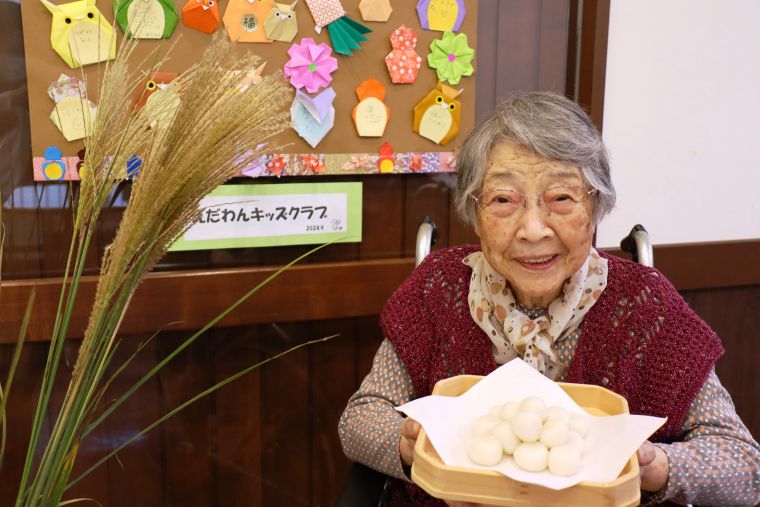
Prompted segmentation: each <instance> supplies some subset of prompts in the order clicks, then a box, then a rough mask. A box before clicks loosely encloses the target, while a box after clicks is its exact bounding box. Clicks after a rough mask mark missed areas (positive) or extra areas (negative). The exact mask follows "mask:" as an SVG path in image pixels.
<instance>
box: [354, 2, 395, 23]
mask: <svg viewBox="0 0 760 507" xmlns="http://www.w3.org/2000/svg"><path fill="white" fill-rule="evenodd" d="M359 12H360V13H361V15H362V19H363V20H364V21H378V22H381V23H382V22H385V21H388V19H390V17H391V12H393V7H391V0H361V1H360V2H359Z"/></svg>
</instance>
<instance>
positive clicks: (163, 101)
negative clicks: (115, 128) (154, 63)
mask: <svg viewBox="0 0 760 507" xmlns="http://www.w3.org/2000/svg"><path fill="white" fill-rule="evenodd" d="M176 77H177V74H175V73H174V72H155V73H153V75H152V76H151V77H150V79H147V80H146V81H145V84H144V86H143V87H142V88H141V89H139V90H138V92H137V97H135V104H136V107H137V108H138V109H142V111H141V113H140V114H141V115H144V116H145V117H146V118H147V119H148V122H149V124H150V127H151V128H158V129H162V128H163V127H165V126H166V125H168V124H169V122H170V121H171V119H172V118H173V117H174V113H175V111H176V110H177V108H178V107H179V106H180V96H179V93H177V91H176V90H175V89H174V88H170V87H169V83H171V82H172V81H174V79H175V78H176Z"/></svg>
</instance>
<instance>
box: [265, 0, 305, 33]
mask: <svg viewBox="0 0 760 507" xmlns="http://www.w3.org/2000/svg"><path fill="white" fill-rule="evenodd" d="M297 3H298V0H296V1H295V2H293V3H292V4H290V5H288V4H274V7H272V10H271V11H269V15H268V16H267V19H266V21H264V32H265V33H266V34H267V37H269V38H270V39H272V40H276V41H280V42H293V38H294V37H295V36H296V34H297V33H298V17H297V16H296V4H297Z"/></svg>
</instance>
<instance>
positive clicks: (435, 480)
mask: <svg viewBox="0 0 760 507" xmlns="http://www.w3.org/2000/svg"><path fill="white" fill-rule="evenodd" d="M481 378H483V377H480V376H477V375H459V376H457V377H452V378H448V379H445V380H441V381H440V382H438V383H437V384H436V385H435V388H434V389H433V394H439V395H442V396H459V395H460V394H462V393H464V392H465V391H467V390H468V389H469V388H471V387H472V386H473V385H475V384H476V383H477V382H478V381H480V379H481ZM557 385H559V386H560V387H561V388H562V389H563V390H564V391H565V392H566V393H567V394H568V395H569V396H570V397H571V398H572V399H573V400H574V401H575V402H576V403H577V404H578V405H580V406H581V407H583V409H585V410H586V411H587V412H588V413H590V414H591V415H616V414H627V413H628V402H627V401H626V400H625V398H623V397H622V396H620V395H618V394H615V393H613V392H612V391H609V390H607V389H605V388H603V387H598V386H591V385H583V384H566V383H562V382H558V383H557ZM412 480H413V481H414V482H415V484H417V485H418V486H420V487H421V488H422V489H424V490H425V491H426V492H427V493H428V494H429V495H431V496H434V497H436V498H443V499H446V500H458V501H460V502H474V503H482V504H489V505H507V506H509V505H512V506H522V505H541V506H546V507H548V506H562V507H569V506H583V507H589V506H610V507H618V506H629V505H630V506H633V505H639V500H640V496H641V493H640V491H639V463H638V460H637V459H636V455H635V454H634V455H633V456H631V459H629V460H628V462H627V463H626V465H625V467H624V468H623V470H622V471H621V472H620V475H618V477H617V479H615V480H614V481H611V482H588V481H587V482H581V483H580V484H576V485H575V486H571V487H569V488H566V489H562V490H553V489H549V488H545V487H543V486H538V485H535V484H527V483H523V482H519V481H516V480H514V479H510V478H509V477H506V476H504V475H502V474H500V473H498V472H492V471H485V470H475V469H469V468H459V467H453V466H447V465H446V464H444V463H443V461H442V460H441V458H440V457H439V456H438V453H436V452H435V449H434V448H433V445H432V444H431V443H430V440H428V438H427V435H426V434H425V430H424V429H422V430H420V434H419V437H418V438H417V443H416V445H415V446H414V463H413V465H412Z"/></svg>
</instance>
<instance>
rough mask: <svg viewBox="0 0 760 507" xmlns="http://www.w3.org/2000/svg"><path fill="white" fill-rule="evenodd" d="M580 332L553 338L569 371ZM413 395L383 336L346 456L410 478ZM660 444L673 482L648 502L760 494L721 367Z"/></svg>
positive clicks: (753, 445) (349, 410)
mask: <svg viewBox="0 0 760 507" xmlns="http://www.w3.org/2000/svg"><path fill="white" fill-rule="evenodd" d="M523 311H525V312H526V313H529V314H530V313H535V310H534V311H530V310H529V309H523ZM529 316H531V318H535V316H533V315H529ZM579 336H580V330H578V331H576V332H574V333H571V334H570V335H568V336H567V337H565V338H563V339H560V340H558V341H557V342H555V344H554V348H555V351H556V352H557V355H558V356H559V358H560V360H561V362H562V364H563V366H564V369H565V371H567V369H568V368H569V365H570V361H571V360H572V357H573V353H574V351H575V347H576V345H577V343H578V339H579ZM563 376H564V373H563V375H562V377H563ZM562 377H561V378H562ZM561 378H560V379H559V380H561ZM412 399H414V387H413V386H412V380H411V378H410V377H409V374H408V373H407V371H406V368H405V367H404V364H403V363H402V362H401V360H400V359H399V357H398V355H397V354H396V351H395V349H394V348H393V345H392V344H391V343H390V342H389V341H388V340H384V341H383V343H382V344H381V345H380V349H379V350H378V351H377V354H376V355H375V359H374V363H373V365H372V369H371V370H370V372H369V374H368V375H367V377H366V378H365V379H364V381H363V382H362V384H361V386H360V387H359V390H358V391H357V392H356V393H355V394H354V395H353V396H352V397H351V399H350V400H349V401H348V406H347V407H346V410H345V411H344V412H343V415H342V416H341V418H340V422H339V424H338V432H339V434H340V440H341V443H342V445H343V450H344V452H345V453H346V456H348V458H349V459H351V460H353V461H358V462H361V463H364V464H365V465H367V466H369V467H372V468H374V469H376V470H378V471H380V472H382V473H384V474H386V475H390V476H393V477H397V478H399V479H403V480H407V481H408V480H409V478H408V477H407V476H406V474H405V473H404V470H403V468H402V464H401V457H400V455H399V439H400V437H401V421H402V420H403V415H402V414H401V413H400V412H398V411H396V410H395V408H394V407H397V406H399V405H402V404H404V403H406V402H408V401H410V400H412ZM656 445H658V446H659V447H660V448H661V449H662V450H663V451H664V452H665V454H666V455H667V457H668V461H669V464H670V474H669V477H668V485H667V487H666V489H665V490H664V491H661V492H660V493H658V494H656V495H642V501H643V502H645V504H649V503H656V502H663V501H665V500H669V501H671V502H676V503H696V504H699V505H755V504H757V503H758V502H760V493H758V492H759V491H760V446H758V444H757V442H755V440H754V439H753V438H752V435H751V434H750V433H749V430H748V429H747V427H746V426H745V425H744V423H743V422H742V421H741V419H740V418H739V416H738V414H737V413H736V409H735V408H734V404H733V402H732V400H731V396H730V395H729V394H728V392H727V391H726V389H725V388H724V387H723V386H722V385H721V383H720V381H719V380H718V376H717V375H716V374H715V371H712V372H711V373H710V375H709V376H708V377H707V380H706V381H705V383H704V385H703V386H702V389H701V390H700V392H699V394H698V395H697V397H696V398H695V399H694V401H693V402H692V404H691V407H690V410H689V413H688V415H687V417H686V420H685V422H684V426H683V435H682V441H681V442H675V443H673V444H656Z"/></svg>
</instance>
